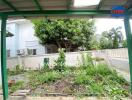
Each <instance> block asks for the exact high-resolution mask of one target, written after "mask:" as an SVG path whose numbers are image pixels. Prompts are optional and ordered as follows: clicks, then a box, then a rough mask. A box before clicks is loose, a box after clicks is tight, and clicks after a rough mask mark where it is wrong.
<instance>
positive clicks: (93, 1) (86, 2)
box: [74, 0, 100, 7]
mask: <svg viewBox="0 0 132 100" xmlns="http://www.w3.org/2000/svg"><path fill="white" fill-rule="evenodd" d="M99 2H100V0H74V6H75V7H84V6H92V5H98V4H99Z"/></svg>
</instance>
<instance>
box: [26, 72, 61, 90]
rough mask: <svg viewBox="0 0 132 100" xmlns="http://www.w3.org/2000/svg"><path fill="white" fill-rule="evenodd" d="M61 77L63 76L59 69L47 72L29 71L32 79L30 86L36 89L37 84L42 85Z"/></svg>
mask: <svg viewBox="0 0 132 100" xmlns="http://www.w3.org/2000/svg"><path fill="white" fill-rule="evenodd" d="M34 76H35V77H34ZM60 77H61V76H60V74H59V72H57V71H50V72H45V73H43V72H42V73H40V72H35V71H34V72H33V71H32V72H31V73H29V79H30V82H29V86H30V87H31V88H33V89H34V88H36V87H37V86H39V85H42V84H44V83H49V82H54V81H56V80H57V79H60Z"/></svg>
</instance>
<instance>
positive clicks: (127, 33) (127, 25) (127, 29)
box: [124, 15, 132, 93]
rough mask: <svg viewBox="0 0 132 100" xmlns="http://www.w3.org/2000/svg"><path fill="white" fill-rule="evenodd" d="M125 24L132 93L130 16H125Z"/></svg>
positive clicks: (131, 33)
mask: <svg viewBox="0 0 132 100" xmlns="http://www.w3.org/2000/svg"><path fill="white" fill-rule="evenodd" d="M124 25H125V31H126V38H127V47H128V56H129V66H130V80H131V82H130V85H131V90H130V91H131V93H132V32H131V26H130V16H129V15H126V16H125V18H124Z"/></svg>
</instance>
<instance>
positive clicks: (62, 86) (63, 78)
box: [18, 64, 130, 98]
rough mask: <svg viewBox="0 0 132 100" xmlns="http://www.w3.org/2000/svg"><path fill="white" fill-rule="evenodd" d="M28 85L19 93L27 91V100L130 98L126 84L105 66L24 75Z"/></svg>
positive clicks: (29, 72)
mask: <svg viewBox="0 0 132 100" xmlns="http://www.w3.org/2000/svg"><path fill="white" fill-rule="evenodd" d="M27 75H28V76H27V77H28V79H29V82H28V83H27V84H26V85H23V87H22V85H20V87H19V86H18V87H19V89H21V88H22V89H31V93H30V95H31V96H97V97H110V98H124V97H130V92H129V89H130V87H129V83H128V82H127V81H126V80H125V79H124V78H123V77H121V76H118V74H117V72H116V71H115V70H111V69H109V68H108V66H107V65H106V64H98V65H96V66H91V67H90V66H89V67H80V68H66V69H65V70H64V71H61V72H59V71H57V70H47V71H45V70H38V71H28V72H27Z"/></svg>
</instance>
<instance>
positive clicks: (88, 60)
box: [81, 53, 93, 68]
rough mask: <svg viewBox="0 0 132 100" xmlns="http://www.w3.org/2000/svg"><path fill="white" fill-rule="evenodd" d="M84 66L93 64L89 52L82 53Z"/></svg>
mask: <svg viewBox="0 0 132 100" xmlns="http://www.w3.org/2000/svg"><path fill="white" fill-rule="evenodd" d="M81 59H82V67H84V68H87V67H90V66H93V59H92V57H91V55H90V54H89V53H82V58H81Z"/></svg>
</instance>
